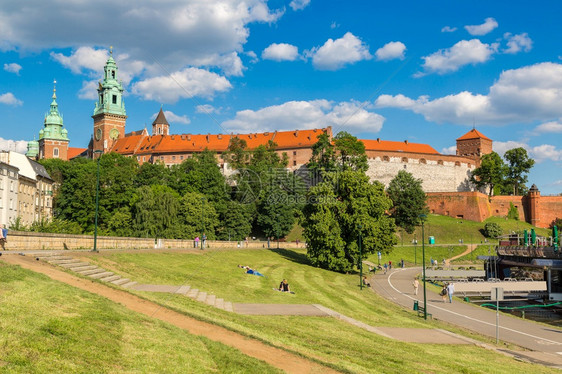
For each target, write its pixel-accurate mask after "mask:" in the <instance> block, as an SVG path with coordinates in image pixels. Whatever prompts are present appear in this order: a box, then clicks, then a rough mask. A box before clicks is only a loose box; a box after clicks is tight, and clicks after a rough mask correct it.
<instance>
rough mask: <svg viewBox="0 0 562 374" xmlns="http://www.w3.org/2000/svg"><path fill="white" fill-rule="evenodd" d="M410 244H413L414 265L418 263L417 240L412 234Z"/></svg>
mask: <svg viewBox="0 0 562 374" xmlns="http://www.w3.org/2000/svg"><path fill="white" fill-rule="evenodd" d="M412 244H414V265H417V264H418V240H417V239H416V237H415V236H414V240H412Z"/></svg>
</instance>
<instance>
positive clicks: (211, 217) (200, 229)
mask: <svg viewBox="0 0 562 374" xmlns="http://www.w3.org/2000/svg"><path fill="white" fill-rule="evenodd" d="M179 212H180V214H179V217H180V222H181V230H182V234H181V236H180V237H182V238H189V239H193V238H195V237H196V236H200V235H201V234H203V233H204V234H205V235H207V238H208V239H209V240H212V239H215V238H216V235H215V232H216V228H217V227H218V226H219V217H218V214H217V212H216V210H215V208H214V206H213V204H212V203H211V202H209V201H208V200H207V198H206V196H205V195H203V194H201V193H197V192H187V193H185V194H184V195H183V196H182V197H181V199H180V210H179Z"/></svg>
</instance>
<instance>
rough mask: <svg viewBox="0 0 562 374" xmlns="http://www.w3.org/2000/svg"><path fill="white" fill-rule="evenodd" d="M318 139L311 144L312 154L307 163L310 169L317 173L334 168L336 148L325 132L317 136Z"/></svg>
mask: <svg viewBox="0 0 562 374" xmlns="http://www.w3.org/2000/svg"><path fill="white" fill-rule="evenodd" d="M317 139H318V141H317V142H316V143H314V144H313V145H312V156H311V157H310V160H309V162H308V164H307V167H308V168H309V169H310V170H313V171H315V172H317V173H321V172H327V171H334V170H335V169H336V149H335V146H334V145H333V144H332V142H331V141H330V137H329V136H328V134H326V133H322V134H320V135H318V137H317Z"/></svg>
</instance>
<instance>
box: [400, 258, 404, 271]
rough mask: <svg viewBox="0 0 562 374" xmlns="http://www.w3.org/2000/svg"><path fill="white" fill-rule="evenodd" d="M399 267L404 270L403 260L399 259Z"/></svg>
mask: <svg viewBox="0 0 562 374" xmlns="http://www.w3.org/2000/svg"><path fill="white" fill-rule="evenodd" d="M400 267H401V268H402V269H404V259H401V260H400Z"/></svg>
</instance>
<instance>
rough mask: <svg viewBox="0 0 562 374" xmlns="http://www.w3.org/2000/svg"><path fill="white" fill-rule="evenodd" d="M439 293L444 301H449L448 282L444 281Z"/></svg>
mask: <svg viewBox="0 0 562 374" xmlns="http://www.w3.org/2000/svg"><path fill="white" fill-rule="evenodd" d="M439 295H441V297H442V298H443V302H446V301H447V283H443V288H442V289H441V292H439Z"/></svg>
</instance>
